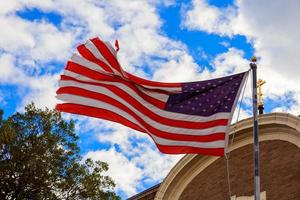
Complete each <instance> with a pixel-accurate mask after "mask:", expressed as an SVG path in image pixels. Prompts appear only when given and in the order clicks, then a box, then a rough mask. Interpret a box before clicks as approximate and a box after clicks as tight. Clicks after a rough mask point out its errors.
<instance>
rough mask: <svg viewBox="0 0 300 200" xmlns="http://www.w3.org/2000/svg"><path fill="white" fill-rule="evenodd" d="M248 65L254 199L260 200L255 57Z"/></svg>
mask: <svg viewBox="0 0 300 200" xmlns="http://www.w3.org/2000/svg"><path fill="white" fill-rule="evenodd" d="M250 67H251V69H252V78H253V79H252V85H253V91H252V99H253V138H254V146H253V150H254V182H255V190H254V191H255V193H254V197H255V200H260V170H259V141H258V134H259V132H258V121H257V77H256V69H257V66H256V58H255V57H253V58H252V59H251V63H250Z"/></svg>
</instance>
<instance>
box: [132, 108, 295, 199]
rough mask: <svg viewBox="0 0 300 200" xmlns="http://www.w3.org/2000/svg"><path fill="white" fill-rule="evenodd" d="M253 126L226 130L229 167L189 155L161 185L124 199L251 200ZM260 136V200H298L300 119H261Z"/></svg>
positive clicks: (246, 124)
mask: <svg viewBox="0 0 300 200" xmlns="http://www.w3.org/2000/svg"><path fill="white" fill-rule="evenodd" d="M252 124H253V121H252V118H249V119H245V120H242V121H240V122H238V123H236V124H233V125H232V126H231V128H230V144H229V150H230V155H229V159H228V167H227V161H226V159H225V157H213V156H203V155H195V154H188V155H186V156H184V157H183V158H182V159H181V160H180V161H179V162H178V163H177V164H176V165H175V166H174V167H173V169H172V170H171V171H170V172H169V174H168V175H167V177H166V178H165V179H164V180H163V182H162V183H161V184H159V185H157V186H155V187H153V188H150V189H148V190H146V192H142V193H140V194H137V195H135V196H133V197H131V198H129V199H130V200H224V199H230V200H251V199H253V194H254V180H253V177H254V176H253V137H252V132H253V131H252V127H253V126H252ZM259 134H260V136H259V140H260V169H261V186H260V187H261V200H265V199H266V200H300V117H296V116H294V115H290V114H286V113H271V114H265V115H260V116H259ZM232 141H233V142H232ZM231 142H232V143H231ZM227 171H228V173H227ZM228 175H229V176H228Z"/></svg>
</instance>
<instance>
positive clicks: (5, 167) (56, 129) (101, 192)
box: [0, 104, 120, 200]
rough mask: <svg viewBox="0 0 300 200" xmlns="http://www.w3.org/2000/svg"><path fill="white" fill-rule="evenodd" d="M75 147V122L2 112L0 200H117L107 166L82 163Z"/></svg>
mask: <svg viewBox="0 0 300 200" xmlns="http://www.w3.org/2000/svg"><path fill="white" fill-rule="evenodd" d="M77 141H78V136H77V135H76V134H75V133H74V122H73V121H69V122H67V121H65V120H64V119H62V117H61V115H60V113H59V112H57V111H55V110H49V109H45V110H41V109H37V108H36V107H35V106H34V104H29V105H28V106H26V108H25V113H18V112H17V113H16V114H14V115H12V116H11V117H9V118H8V119H2V111H1V112H0V199H66V200H67V199H72V200H73V199H95V200H96V199H103V200H105V199H109V200H117V199H120V198H119V197H118V196H116V194H115V193H114V192H113V191H112V190H113V188H114V187H115V184H114V182H113V181H112V179H111V178H110V177H108V176H106V175H103V174H104V173H105V172H106V171H107V170H108V165H107V163H105V162H101V161H96V162H94V161H92V160H91V159H87V160H86V161H83V160H82V157H81V156H80V155H79V147H78V146H77Z"/></svg>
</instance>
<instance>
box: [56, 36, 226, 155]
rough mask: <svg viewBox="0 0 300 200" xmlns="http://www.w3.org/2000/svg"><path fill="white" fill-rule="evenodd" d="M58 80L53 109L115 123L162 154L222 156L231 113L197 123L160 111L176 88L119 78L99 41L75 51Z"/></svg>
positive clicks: (120, 71) (178, 87)
mask: <svg viewBox="0 0 300 200" xmlns="http://www.w3.org/2000/svg"><path fill="white" fill-rule="evenodd" d="M77 49H78V53H79V54H74V55H73V57H72V58H71V60H70V61H69V62H68V63H67V66H66V69H65V71H64V74H63V75H62V76H61V80H60V83H59V89H58V90H57V98H58V99H60V100H62V101H64V102H65V103H61V104H58V105H57V106H56V109H57V110H59V111H63V112H69V113H74V114H80V115H86V116H92V117H97V118H101V119H106V120H110V121H114V122H118V123H120V124H123V125H125V126H128V127H130V128H133V129H135V130H138V131H140V132H144V133H147V134H148V135H149V136H151V138H152V139H153V140H154V142H155V143H156V145H157V147H158V148H159V149H160V151H162V152H164V153H171V154H175V153H176V154H177V153H200V154H208V155H218V156H220V155H224V148H225V147H226V144H225V143H226V142H225V135H226V132H227V129H228V124H229V119H230V117H231V113H217V114H214V115H212V116H208V117H203V116H195V115H187V114H182V113H175V112H169V111H166V110H164V108H165V105H166V102H167V100H168V97H169V94H171V93H177V92H180V91H181V84H180V83H161V82H154V81H149V80H145V79H142V78H139V77H136V76H134V75H132V74H130V73H127V72H125V71H124V70H123V69H122V68H121V66H120V64H119V62H118V60H117V57H116V51H115V50H114V49H113V48H112V47H111V46H110V45H108V43H105V42H103V41H101V40H100V39H99V38H94V39H91V40H89V41H88V42H87V43H86V44H83V45H80V46H79V47H78V48H77Z"/></svg>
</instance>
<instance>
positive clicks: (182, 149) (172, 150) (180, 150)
mask: <svg viewBox="0 0 300 200" xmlns="http://www.w3.org/2000/svg"><path fill="white" fill-rule="evenodd" d="M155 144H156V146H157V148H158V149H159V150H160V151H161V152H162V153H167V154H188V153H194V154H203V155H210V156H224V148H197V147H189V146H165V145H159V144H157V143H155Z"/></svg>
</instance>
